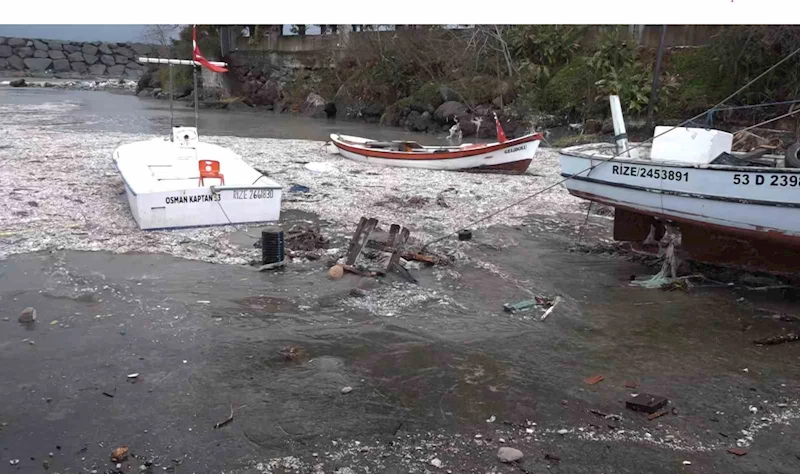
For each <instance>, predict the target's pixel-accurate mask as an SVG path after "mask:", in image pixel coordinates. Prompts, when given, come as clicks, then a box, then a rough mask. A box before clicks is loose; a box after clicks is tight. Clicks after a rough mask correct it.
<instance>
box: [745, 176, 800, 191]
mask: <svg viewBox="0 0 800 474" xmlns="http://www.w3.org/2000/svg"><path fill="white" fill-rule="evenodd" d="M733 184H739V185H743V186H747V185H755V186H781V187H786V186H789V187H792V188H796V187H797V186H800V178H798V176H797V175H796V174H788V173H787V174H770V175H766V176H765V175H763V174H756V175H749V174H744V173H736V174H734V175H733Z"/></svg>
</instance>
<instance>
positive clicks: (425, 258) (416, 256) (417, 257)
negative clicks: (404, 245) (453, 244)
mask: <svg viewBox="0 0 800 474" xmlns="http://www.w3.org/2000/svg"><path fill="white" fill-rule="evenodd" d="M403 258H404V259H406V260H414V261H415V262H422V263H430V264H431V265H436V264H438V263H439V261H440V260H441V259H440V258H439V257H434V256H431V255H423V254H421V253H413V252H405V253H404V254H403Z"/></svg>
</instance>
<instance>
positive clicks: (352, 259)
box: [345, 217, 378, 265]
mask: <svg viewBox="0 0 800 474" xmlns="http://www.w3.org/2000/svg"><path fill="white" fill-rule="evenodd" d="M377 225H378V219H375V218H370V219H367V218H366V217H362V218H361V221H360V222H359V223H358V227H356V231H355V233H354V234H353V238H352V239H351V240H350V246H349V248H348V250H347V259H346V260H345V263H346V264H347V265H353V264H354V263H356V259H357V258H358V256H359V255H360V254H361V250H362V249H363V248H364V245H365V244H366V243H367V241H368V240H369V236H370V234H371V233H372V231H373V230H375V227H377Z"/></svg>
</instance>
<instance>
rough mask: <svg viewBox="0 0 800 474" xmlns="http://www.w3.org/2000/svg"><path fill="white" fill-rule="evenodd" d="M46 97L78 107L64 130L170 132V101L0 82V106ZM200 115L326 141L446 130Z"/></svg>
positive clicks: (231, 132)
mask: <svg viewBox="0 0 800 474" xmlns="http://www.w3.org/2000/svg"><path fill="white" fill-rule="evenodd" d="M48 102H69V103H73V104H75V105H76V106H77V107H76V108H75V110H74V111H73V113H72V115H71V118H70V120H68V121H64V123H62V124H61V125H60V126H61V127H62V129H63V130H76V131H94V132H126V133H143V134H152V133H155V134H168V133H169V124H170V112H169V101H168V100H157V99H152V98H139V97H136V96H133V95H131V94H129V93H114V92H97V91H79V90H55V89H45V88H38V87H35V88H34V87H29V88H11V87H0V106H3V105H28V106H29V105H40V104H43V103H48ZM191 105H192V103H189V102H186V101H175V102H174V104H173V107H174V124H175V125H184V126H194V124H195V121H194V108H193V107H191ZM198 119H199V121H198V126H199V131H200V134H201V135H212V136H213V135H216V136H232V137H251V138H283V139H299V140H321V141H327V140H328V139H329V138H330V134H332V133H341V134H345V135H355V136H364V137H369V138H375V139H378V140H399V139H409V140H416V141H418V142H420V143H423V144H426V145H434V144H438V143H441V144H446V143H447V141H446V139H445V138H446V134H440V135H429V134H420V133H412V132H409V131H407V130H404V129H401V128H386V127H380V126H378V125H370V124H366V123H362V122H348V121H341V120H333V119H331V120H325V119H311V118H305V117H298V116H293V115H289V114H275V113H273V112H255V111H227V110H207V109H201V110H200V111H199V114H198Z"/></svg>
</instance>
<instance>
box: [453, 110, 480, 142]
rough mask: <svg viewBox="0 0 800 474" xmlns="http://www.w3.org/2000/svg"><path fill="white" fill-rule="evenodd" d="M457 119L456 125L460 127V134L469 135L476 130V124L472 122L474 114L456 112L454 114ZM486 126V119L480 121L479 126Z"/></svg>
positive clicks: (473, 133)
mask: <svg viewBox="0 0 800 474" xmlns="http://www.w3.org/2000/svg"><path fill="white" fill-rule="evenodd" d="M456 118H457V119H458V127H459V128H460V129H461V134H462V136H465V137H471V136H473V135H475V134H476V133H477V131H478V125H477V124H476V123H475V122H473V120H474V119H475V116H474V115H472V114H470V113H466V112H465V113H463V114H458V115H457V116H456ZM485 126H486V120H484V121H483V122H482V123H481V128H483V127H485Z"/></svg>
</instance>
